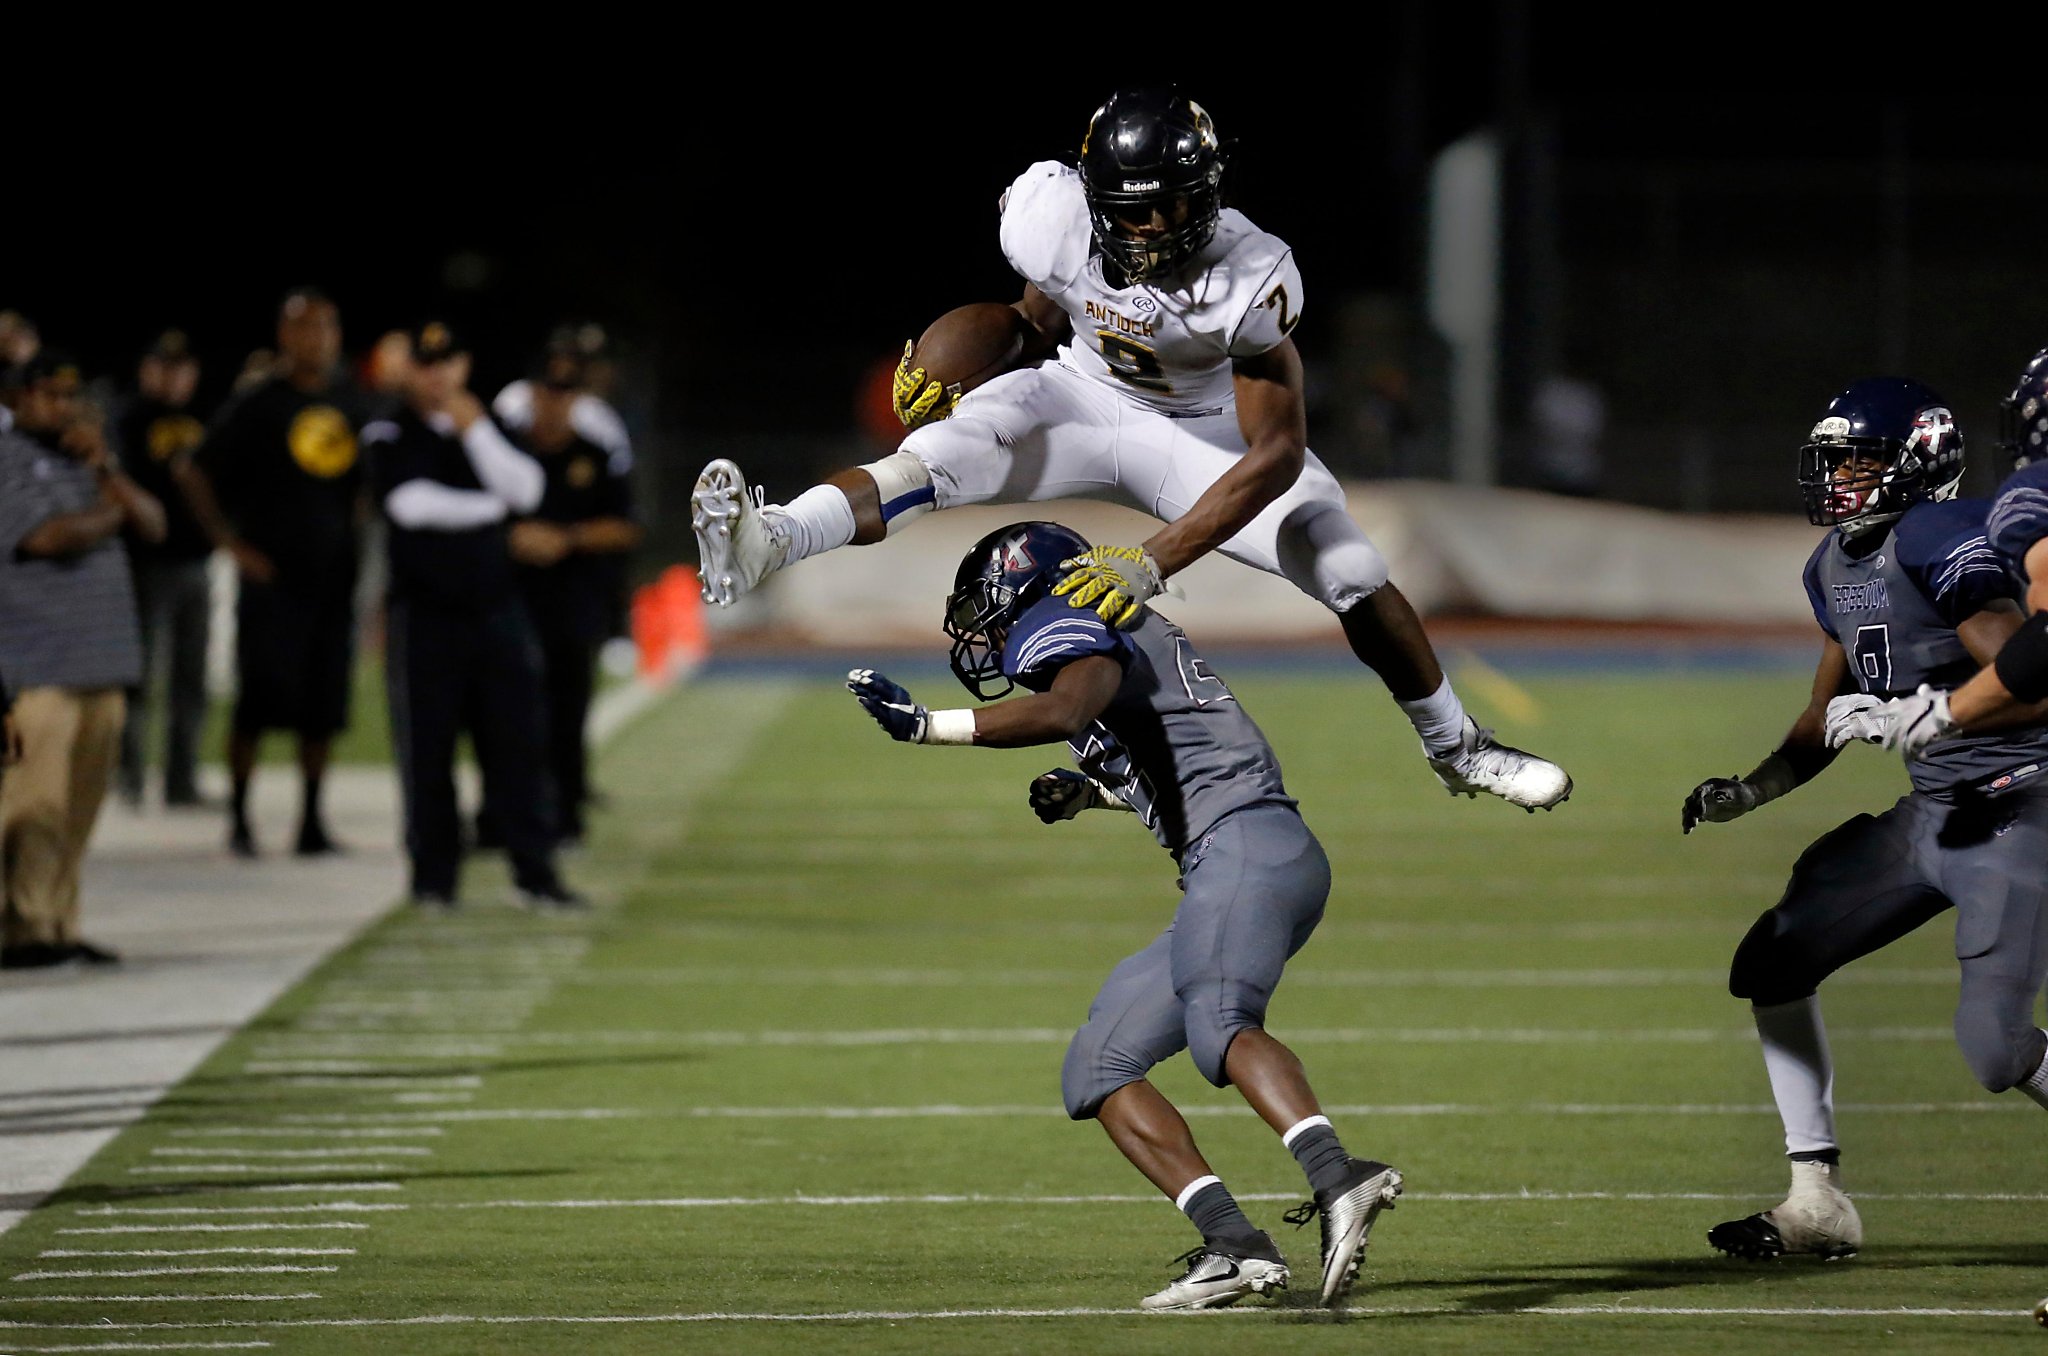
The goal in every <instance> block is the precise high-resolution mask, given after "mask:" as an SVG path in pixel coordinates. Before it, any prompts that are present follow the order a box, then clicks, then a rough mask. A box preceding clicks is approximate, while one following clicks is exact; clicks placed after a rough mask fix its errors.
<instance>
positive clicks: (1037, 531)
mask: <svg viewBox="0 0 2048 1356" xmlns="http://www.w3.org/2000/svg"><path fill="white" fill-rule="evenodd" d="M1087 550H1088V539H1087V538H1086V537H1083V536H1082V535H1081V534H1080V533H1078V532H1076V531H1074V530H1073V529H1072V528H1067V527H1061V526H1060V525H1059V524H1058V523H1011V524H1010V525H1009V526H1008V527H999V528H997V529H996V530H995V531H993V532H991V533H989V534H988V535H987V536H986V537H983V538H982V539H981V540H980V541H978V542H976V543H974V545H972V546H970V547H968V548H967V554H966V555H965V556H963V557H962V558H961V560H960V569H959V570H958V571H957V572H956V573H955V574H954V576H953V596H952V597H950V598H948V599H947V600H946V625H945V629H946V635H947V637H948V638H949V639H951V640H952V642H953V651H952V653H951V654H950V655H949V656H948V659H949V660H950V662H951V663H952V665H953V675H954V676H955V677H956V678H958V679H959V680H960V681H961V683H963V684H964V685H965V686H966V688H967V690H968V691H969V692H972V693H973V694H974V695H975V696H977V697H979V698H981V700H983V701H985V702H987V701H994V700H995V699H996V698H998V697H1001V696H1005V695H1007V694H1008V693H1009V691H1010V690H1011V689H1012V688H1013V687H1015V686H1016V684H1015V683H1013V682H1012V681H1011V680H1010V679H1009V678H1007V677H1005V676H1004V674H1003V642H1004V641H1005V640H1007V639H1008V638H1009V634H1010V628H1011V627H1012V626H1014V625H1015V624H1016V622H1017V618H1019V617H1021V616H1023V615H1024V612H1025V609H1027V608H1029V607H1030V606H1031V605H1032V604H1033V603H1035V602H1038V601H1039V600H1040V599H1042V598H1048V597H1051V596H1052V586H1053V585H1054V584H1057V583H1058V582H1059V581H1060V577H1061V576H1062V575H1064V574H1065V573H1066V571H1065V570H1062V569H1061V568H1060V562H1061V561H1063V560H1069V559H1071V558H1073V557H1074V556H1078V555H1081V554H1083V553H1084V552H1086V551H1087ZM999 681H1000V682H1001V683H1002V687H1001V688H1000V689H996V690H993V691H991V690H990V689H991V688H994V685H995V684H996V683H997V682H999Z"/></svg>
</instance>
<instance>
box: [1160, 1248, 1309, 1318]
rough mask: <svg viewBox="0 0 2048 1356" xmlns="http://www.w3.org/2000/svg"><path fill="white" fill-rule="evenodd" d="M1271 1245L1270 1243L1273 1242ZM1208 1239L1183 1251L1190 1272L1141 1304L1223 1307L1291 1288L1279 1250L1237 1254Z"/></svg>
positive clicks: (1183, 1260) (1189, 1307) (1163, 1307)
mask: <svg viewBox="0 0 2048 1356" xmlns="http://www.w3.org/2000/svg"><path fill="white" fill-rule="evenodd" d="M1269 1246H1270V1244H1269ZM1212 1247H1213V1245H1211V1244H1208V1243H1204V1244H1203V1245H1202V1246H1201V1247H1199V1248H1196V1249H1194V1250H1193V1251H1191V1252H1185V1253H1182V1254H1181V1255H1180V1257H1179V1259H1178V1260H1179V1261H1182V1262H1186V1263H1187V1264H1188V1269H1187V1274H1186V1275H1184V1276H1182V1277H1181V1278H1180V1279H1179V1280H1177V1281H1175V1282H1173V1284H1171V1285H1169V1286H1167V1287H1166V1288H1165V1289H1164V1290H1161V1291H1159V1292H1157V1293H1156V1294H1151V1295H1147V1296H1145V1298H1144V1299H1142V1300H1140V1301H1139V1304H1140V1305H1141V1306H1142V1307H1144V1308H1146V1309H1150V1310H1153V1311H1155V1312H1159V1311H1164V1310H1170V1309H1221V1308H1223V1307H1225V1306H1226V1305H1231V1304H1235V1303H1237V1302H1238V1301H1239V1300H1241V1299H1243V1298H1244V1297H1245V1296H1246V1295H1265V1294H1270V1293H1272V1292H1274V1291H1279V1290H1285V1289H1286V1288H1287V1264H1286V1263H1285V1262H1283V1261H1281V1260H1279V1258H1280V1255H1279V1253H1278V1252H1277V1251H1275V1252H1274V1253H1273V1256H1272V1257H1270V1258H1268V1257H1233V1256H1231V1255H1230V1254H1229V1253H1227V1252H1216V1251H1212Z"/></svg>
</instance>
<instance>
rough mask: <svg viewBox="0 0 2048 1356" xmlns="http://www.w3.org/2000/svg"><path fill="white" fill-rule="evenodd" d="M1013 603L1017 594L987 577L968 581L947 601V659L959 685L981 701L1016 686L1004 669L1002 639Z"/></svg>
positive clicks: (1013, 688)
mask: <svg viewBox="0 0 2048 1356" xmlns="http://www.w3.org/2000/svg"><path fill="white" fill-rule="evenodd" d="M1016 603H1017V595H1016V594H1015V593H1014V592H1013V591H1012V590H1011V589H1009V588H1008V587H1007V586H1005V585H1004V584H1003V582H1002V581H1001V580H1000V579H988V578H979V579H971V580H969V581H968V582H967V583H966V584H964V585H962V586H961V587H960V588H958V589H955V590H954V592H953V596H952V597H951V598H948V599H947V600H946V620H945V626H944V630H945V632H946V638H947V639H948V640H951V641H952V642H953V648H952V650H951V652H949V653H948V654H947V656H946V661H947V662H948V663H949V664H951V665H952V667H953V676H954V677H955V678H958V679H959V680H960V684H961V686H963V687H965V688H966V689H967V690H968V691H969V692H972V693H973V694H974V695H975V696H976V697H977V698H978V699H980V700H981V701H985V702H992V701H995V700H996V699H997V698H999V697H1007V696H1008V695H1010V693H1011V692H1012V691H1014V690H1015V688H1016V686H1017V684H1016V682H1015V681H1014V680H1013V679H1011V678H1010V677H1009V676H1008V675H1007V674H1005V673H1004V672H1003V642H1004V641H1005V640H1006V639H1008V637H1009V631H1010V623H1011V622H1012V621H1014V620H1015V617H1014V616H1012V615H1011V614H1012V610H1013V609H1014V608H1015V607H1016ZM999 682H1000V683H1001V684H1002V686H1001V687H1000V688H998V687H996V686H995V684H997V683H999Z"/></svg>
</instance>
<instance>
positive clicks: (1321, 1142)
mask: <svg viewBox="0 0 2048 1356" xmlns="http://www.w3.org/2000/svg"><path fill="white" fill-rule="evenodd" d="M1280 1142H1281V1143H1283V1144H1285V1145H1286V1146H1287V1148H1288V1151H1289V1152H1290V1153H1292V1154H1293V1155H1294V1161H1295V1162H1297V1163H1299V1164H1301V1170H1302V1171H1303V1172H1304V1173H1307V1174H1308V1185H1309V1189H1310V1190H1311V1191H1314V1192H1315V1193H1316V1194H1317V1195H1321V1194H1322V1193H1323V1192H1325V1191H1331V1190H1334V1189H1336V1188H1337V1187H1339V1186H1342V1185H1343V1184H1344V1179H1345V1177H1347V1176H1348V1175H1349V1174H1350V1172H1351V1155H1350V1154H1347V1153H1345V1152H1344V1146H1343V1145H1342V1144H1340V1143H1339V1142H1338V1140H1337V1132H1336V1131H1335V1130H1332V1129H1331V1128H1330V1118H1329V1117H1328V1116H1305V1117H1303V1118H1302V1119H1301V1120H1298V1121H1296V1122H1295V1123H1294V1125H1293V1126H1292V1127H1291V1128H1290V1129H1289V1130H1288V1131H1287V1133H1286V1134H1284V1135H1282V1136H1281V1137H1280Z"/></svg>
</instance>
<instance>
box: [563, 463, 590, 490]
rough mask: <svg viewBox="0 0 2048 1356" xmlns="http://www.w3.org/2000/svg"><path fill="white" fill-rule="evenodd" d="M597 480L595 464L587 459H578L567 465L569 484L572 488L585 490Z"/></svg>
mask: <svg viewBox="0 0 2048 1356" xmlns="http://www.w3.org/2000/svg"><path fill="white" fill-rule="evenodd" d="M596 479H597V463H596V462H594V461H592V460H591V459H590V458H588V457H578V458H576V460H574V461H572V462H570V463H569V484H570V486H571V487H572V488H575V489H579V490H587V489H589V488H590V485H591V482H592V481H594V480H596Z"/></svg>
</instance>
